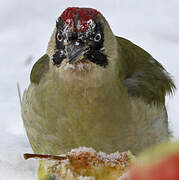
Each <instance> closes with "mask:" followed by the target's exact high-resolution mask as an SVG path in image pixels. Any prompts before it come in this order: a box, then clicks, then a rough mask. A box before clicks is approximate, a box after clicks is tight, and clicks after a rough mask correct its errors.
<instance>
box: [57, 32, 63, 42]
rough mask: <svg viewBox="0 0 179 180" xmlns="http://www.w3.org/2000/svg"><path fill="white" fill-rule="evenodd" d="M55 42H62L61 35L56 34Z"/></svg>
mask: <svg viewBox="0 0 179 180" xmlns="http://www.w3.org/2000/svg"><path fill="white" fill-rule="evenodd" d="M57 40H58V41H60V42H62V40H63V37H62V35H61V34H59V33H58V34H57Z"/></svg>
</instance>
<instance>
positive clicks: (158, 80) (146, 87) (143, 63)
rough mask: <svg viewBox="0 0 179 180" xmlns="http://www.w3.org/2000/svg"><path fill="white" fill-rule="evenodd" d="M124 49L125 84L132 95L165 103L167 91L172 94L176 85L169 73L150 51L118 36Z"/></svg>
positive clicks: (149, 100)
mask: <svg viewBox="0 0 179 180" xmlns="http://www.w3.org/2000/svg"><path fill="white" fill-rule="evenodd" d="M117 40H118V43H119V45H120V48H121V50H122V54H121V56H122V59H123V61H125V62H123V63H122V64H123V65H124V67H123V68H124V72H125V78H124V80H123V84H124V85H125V86H126V87H127V89H128V92H129V94H130V95H132V96H135V97H140V98H142V99H143V100H144V101H146V102H147V103H149V104H151V103H156V104H160V103H162V104H163V103H164V102H165V95H166V93H169V94H172V93H173V92H174V90H175V85H174V82H173V80H172V78H171V77H170V75H169V73H167V72H166V71H165V69H164V68H163V66H162V65H161V64H160V63H159V62H157V61H156V60H155V59H154V58H153V57H152V56H151V55H150V54H149V53H147V52H146V51H144V50H143V49H142V48H140V47H138V46H136V45H135V44H133V43H132V42H130V41H128V40H126V39H124V38H120V37H117Z"/></svg>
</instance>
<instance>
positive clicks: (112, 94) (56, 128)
mask: <svg viewBox="0 0 179 180" xmlns="http://www.w3.org/2000/svg"><path fill="white" fill-rule="evenodd" d="M119 23H120V22H119ZM136 33H137V32H136ZM175 88H176V87H175V84H174V81H173V80H172V77H171V75H170V74H169V73H168V72H167V71H166V70H165V68H164V67H163V66H162V65H161V64H160V63H159V62H158V61H157V60H156V59H155V58H153V57H152V55H150V54H149V53H148V52H146V51H145V50H144V49H142V48H140V47H139V46H137V45H136V44H134V43H132V42H131V41H129V40H127V39H125V38H123V37H119V36H116V35H114V33H113V32H112V30H111V28H110V25H109V23H108V22H107V20H106V19H105V17H104V16H103V15H102V13H100V12H99V11H98V10H96V9H93V8H83V7H68V8H67V9H65V10H64V11H63V12H62V14H61V15H60V16H59V17H58V18H57V20H56V25H55V28H54V30H53V33H52V35H51V37H50V40H49V43H48V47H47V50H46V53H45V54H44V55H43V56H42V57H41V58H40V59H39V60H37V62H36V63H35V64H34V66H33V68H32V70H31V74H30V84H29V87H28V88H27V89H26V90H25V91H24V94H23V99H22V110H21V112H22V119H23V123H24V127H25V130H26V133H27V136H28V139H29V143H30V145H31V147H32V150H33V151H34V153H41V154H42V153H43V154H52V155H59V154H64V153H67V152H69V151H70V150H71V149H73V148H78V147H91V148H94V149H95V150H96V151H102V152H105V153H112V152H115V151H120V152H123V151H128V150H130V151H131V152H132V153H134V154H138V153H139V152H140V151H142V150H143V149H144V148H146V147H149V146H151V145H153V144H156V143H159V142H162V141H167V140H169V139H170V136H171V135H170V134H171V133H170V130H169V128H168V116H167V110H166V106H165V96H166V95H167V94H169V95H173V93H174V91H175Z"/></svg>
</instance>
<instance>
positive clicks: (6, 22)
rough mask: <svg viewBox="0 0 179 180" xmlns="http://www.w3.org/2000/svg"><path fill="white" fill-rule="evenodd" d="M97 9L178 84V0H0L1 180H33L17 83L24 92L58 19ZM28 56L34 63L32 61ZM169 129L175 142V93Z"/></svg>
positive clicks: (178, 123) (178, 97) (178, 132)
mask: <svg viewBox="0 0 179 180" xmlns="http://www.w3.org/2000/svg"><path fill="white" fill-rule="evenodd" d="M72 6H82V7H93V8H96V9H98V10H99V11H100V12H102V14H103V15H104V16H105V17H106V19H107V20H108V22H109V24H110V26H111V28H112V30H113V32H114V33H115V34H117V35H119V36H123V37H126V38H128V39H130V40H131V41H133V42H134V43H136V44H137V45H139V46H141V47H143V48H144V49H145V50H147V51H148V52H149V53H151V54H152V55H153V56H154V57H155V58H156V59H157V60H158V61H159V62H160V63H162V64H163V65H164V67H165V68H166V69H167V71H168V72H170V73H171V74H172V76H173V78H174V80H175V82H176V85H177V86H178V85H179V31H178V29H179V18H178V17H179V11H178V9H179V1H178V0H170V1H168V0H158V1H156V0H150V1H148V0H132V1H131V0H125V1H122V0H110V1H109V0H103V1H96V0H85V1H84V0H75V1H74V0H68V1H65V0H61V1H59V0H53V1H44V0H38V1H36V0H31V1H30V0H27V1H23V0H13V1H12V0H1V1H0V59H1V66H0V82H1V85H0V109H1V111H0V117H1V125H0V172H1V173H0V180H4V179H6V180H12V179H13V180H16V179H18V180H24V179H26V180H28V179H29V180H35V179H36V170H35V166H34V164H35V165H37V160H28V161H25V160H23V153H27V152H31V149H30V146H29V143H28V140H27V138H26V136H25V131H24V128H23V123H22V120H21V114H20V103H19V100H18V96H17V88H16V83H17V82H19V83H20V87H21V90H22V91H23V90H24V88H25V87H27V85H28V83H29V74H30V69H31V68H32V65H33V63H34V62H35V61H36V60H37V59H38V58H39V57H41V56H42V55H43V54H44V53H45V50H46V48H47V43H48V40H49V38H50V35H51V33H52V31H53V29H54V26H55V23H56V20H57V17H58V16H60V14H61V13H62V11H63V10H64V9H66V8H67V7H72ZM32 57H34V58H33V60H32ZM166 104H167V109H168V113H169V120H170V127H171V129H172V131H173V134H174V137H175V138H176V137H177V138H179V120H178V114H179V92H178V91H177V92H176V93H175V96H174V97H173V98H171V97H167V101H166Z"/></svg>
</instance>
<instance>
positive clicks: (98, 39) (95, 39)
mask: <svg viewBox="0 0 179 180" xmlns="http://www.w3.org/2000/svg"><path fill="white" fill-rule="evenodd" d="M100 40H101V34H100V33H98V34H96V36H95V37H94V41H96V42H99V41H100Z"/></svg>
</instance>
